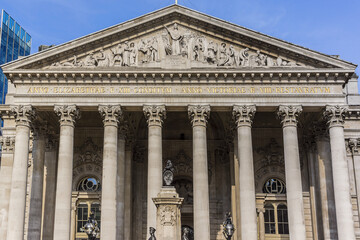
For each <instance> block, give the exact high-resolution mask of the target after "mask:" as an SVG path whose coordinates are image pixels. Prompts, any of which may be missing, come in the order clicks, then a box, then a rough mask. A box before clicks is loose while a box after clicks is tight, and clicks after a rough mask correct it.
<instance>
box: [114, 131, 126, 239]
mask: <svg viewBox="0 0 360 240" xmlns="http://www.w3.org/2000/svg"><path fill="white" fill-rule="evenodd" d="M125 133H126V128H125V127H124V126H121V127H120V130H119V136H118V153H117V154H118V156H117V164H118V166H117V187H116V190H117V192H116V194H117V207H116V211H117V214H116V216H117V233H116V235H117V239H119V240H122V239H124V234H125V232H124V226H125V225H124V224H125Z"/></svg>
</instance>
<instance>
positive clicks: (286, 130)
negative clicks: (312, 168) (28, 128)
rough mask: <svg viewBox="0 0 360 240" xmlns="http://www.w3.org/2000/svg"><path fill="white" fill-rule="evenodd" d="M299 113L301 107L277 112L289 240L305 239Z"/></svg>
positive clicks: (280, 109) (281, 108)
mask: <svg viewBox="0 0 360 240" xmlns="http://www.w3.org/2000/svg"><path fill="white" fill-rule="evenodd" d="M301 112H302V107H301V106H279V108H278V112H277V114H278V116H279V118H280V119H281V124H282V127H283V135H284V136H283V138H284V158H285V177H286V199H287V204H288V215H289V232H290V239H291V240H305V239H306V229H305V217H304V203H303V192H302V184H301V169H300V158H299V144H298V134H297V122H298V121H297V118H298V116H299V115H300V113H301Z"/></svg>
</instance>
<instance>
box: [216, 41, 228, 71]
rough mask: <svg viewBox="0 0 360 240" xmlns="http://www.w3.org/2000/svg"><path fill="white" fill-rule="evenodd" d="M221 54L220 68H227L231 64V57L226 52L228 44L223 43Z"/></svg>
mask: <svg viewBox="0 0 360 240" xmlns="http://www.w3.org/2000/svg"><path fill="white" fill-rule="evenodd" d="M219 52H220V56H219V63H218V66H225V65H226V64H227V63H228V62H229V57H228V54H227V51H226V43H221V46H220V50H219Z"/></svg>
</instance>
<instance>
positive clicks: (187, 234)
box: [181, 226, 194, 240]
mask: <svg viewBox="0 0 360 240" xmlns="http://www.w3.org/2000/svg"><path fill="white" fill-rule="evenodd" d="M181 231H182V235H181V240H194V231H193V230H192V229H191V228H190V227H188V226H183V227H182V228H181Z"/></svg>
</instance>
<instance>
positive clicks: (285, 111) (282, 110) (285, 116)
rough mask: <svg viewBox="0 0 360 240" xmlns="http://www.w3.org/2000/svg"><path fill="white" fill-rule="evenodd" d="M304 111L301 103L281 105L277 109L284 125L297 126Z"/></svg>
mask: <svg viewBox="0 0 360 240" xmlns="http://www.w3.org/2000/svg"><path fill="white" fill-rule="evenodd" d="M301 113H302V106H301V105H280V106H279V107H278V109H277V115H278V118H279V119H280V120H281V124H282V126H283V127H288V126H292V127H296V126H297V123H298V117H299V115H300V114H301Z"/></svg>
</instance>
